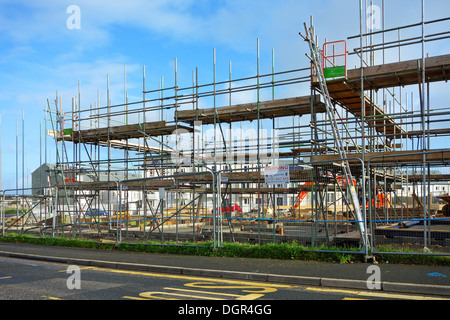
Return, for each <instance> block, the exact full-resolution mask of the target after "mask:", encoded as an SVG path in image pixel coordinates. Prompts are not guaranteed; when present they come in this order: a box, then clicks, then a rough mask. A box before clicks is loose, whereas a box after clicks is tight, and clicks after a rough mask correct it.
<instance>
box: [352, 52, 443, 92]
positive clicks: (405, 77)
mask: <svg viewBox="0 0 450 320" xmlns="http://www.w3.org/2000/svg"><path fill="white" fill-rule="evenodd" d="M421 63H422V59H415V60H408V61H402V62H394V63H387V64H382V65H377V66H372V67H366V68H364V69H363V76H364V78H365V80H364V87H365V88H367V89H369V88H370V87H371V86H372V87H373V88H374V89H380V88H388V87H394V86H405V85H414V84H418V83H419V81H421V80H420V79H419V77H418V75H419V74H420V76H421V75H422V74H421V70H420V68H419V67H420V65H421ZM449 71H450V54H447V55H441V56H435V57H428V58H425V75H426V78H427V81H430V82H435V81H446V80H448V78H449V75H448V72H449ZM360 78H361V69H360V68H356V69H351V70H348V72H347V79H348V81H351V82H353V81H355V82H356V85H357V86H359V83H358V81H359V80H360Z"/></svg>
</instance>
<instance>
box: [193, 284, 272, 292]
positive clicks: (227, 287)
mask: <svg viewBox="0 0 450 320" xmlns="http://www.w3.org/2000/svg"><path fill="white" fill-rule="evenodd" d="M242 284H244V283H242ZM185 286H186V287H196V288H209V289H245V288H247V289H253V290H242V291H243V292H251V293H270V292H275V291H277V289H276V288H273V285H272V287H265V286H264V287H260V286H259V284H252V285H250V286H248V285H237V286H217V285H215V283H213V282H197V283H187V284H185ZM258 289H261V290H260V291H255V290H258Z"/></svg>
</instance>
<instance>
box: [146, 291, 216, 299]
mask: <svg viewBox="0 0 450 320" xmlns="http://www.w3.org/2000/svg"><path fill="white" fill-rule="evenodd" d="M155 294H156V295H158V294H160V295H162V296H175V297H185V298H197V299H208V300H224V299H219V298H213V297H205V296H197V295H193V294H182V293H171V292H163V291H150V292H142V293H139V296H141V297H144V298H153V299H164V300H180V299H176V298H173V299H169V298H161V297H158V296H155Z"/></svg>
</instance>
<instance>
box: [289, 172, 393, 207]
mask: <svg viewBox="0 0 450 320" xmlns="http://www.w3.org/2000/svg"><path fill="white" fill-rule="evenodd" d="M333 179H334V180H336V181H337V183H338V184H339V185H341V186H346V185H347V179H345V178H344V177H342V176H336V177H333ZM304 185H305V186H310V185H312V183H311V182H309V181H308V182H305V184H304ZM353 185H354V186H356V180H353ZM308 192H309V191H300V192H299V193H298V195H297V197H296V198H295V204H294V205H293V206H292V207H291V208H290V211H291V212H294V210H296V209H298V207H299V206H300V204H301V203H302V201H303V200H304V199H305V197H306V195H307V194H308ZM390 204H391V200H390V196H389V195H386V194H385V193H383V192H381V191H378V192H377V195H376V197H375V199H372V206H373V207H375V208H382V207H384V206H385V205H390ZM367 207H369V201H367V203H366V208H367Z"/></svg>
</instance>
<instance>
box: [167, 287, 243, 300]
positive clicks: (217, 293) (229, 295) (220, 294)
mask: <svg viewBox="0 0 450 320" xmlns="http://www.w3.org/2000/svg"><path fill="white" fill-rule="evenodd" d="M164 290H174V291H184V292H194V293H204V294H211V295H218V296H228V297H235V298H236V297H241V295H239V294H231V293H220V292H211V291H200V290H189V289H181V288H164Z"/></svg>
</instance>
